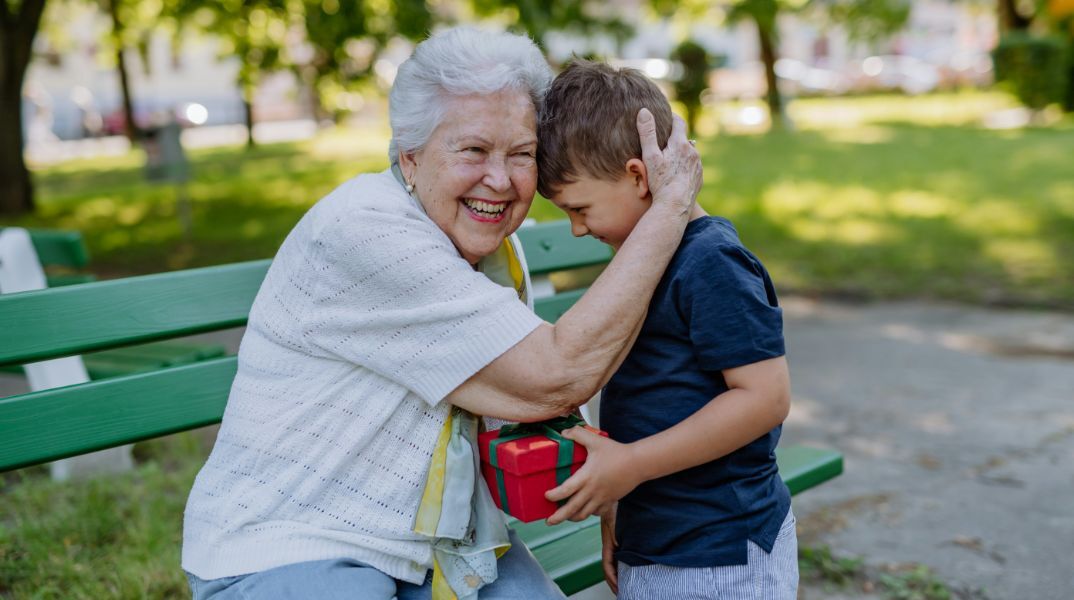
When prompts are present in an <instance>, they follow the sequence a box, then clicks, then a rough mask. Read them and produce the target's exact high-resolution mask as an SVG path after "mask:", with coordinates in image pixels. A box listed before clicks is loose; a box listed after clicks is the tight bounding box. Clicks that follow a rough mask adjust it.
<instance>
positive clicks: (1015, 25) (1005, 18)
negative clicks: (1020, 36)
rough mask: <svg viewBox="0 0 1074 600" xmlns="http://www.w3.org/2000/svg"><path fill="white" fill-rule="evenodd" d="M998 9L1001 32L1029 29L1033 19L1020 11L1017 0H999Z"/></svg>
mask: <svg viewBox="0 0 1074 600" xmlns="http://www.w3.org/2000/svg"><path fill="white" fill-rule="evenodd" d="M996 9H997V10H996V12H998V13H999V15H998V16H999V30H1000V32H1004V33H1005V32H1008V31H1025V30H1027V29H1029V23H1030V22H1031V21H1032V20H1033V19H1032V18H1031V17H1025V16H1023V15H1022V13H1020V12H1018V1H1017V0H999V4H998V6H997V7H996Z"/></svg>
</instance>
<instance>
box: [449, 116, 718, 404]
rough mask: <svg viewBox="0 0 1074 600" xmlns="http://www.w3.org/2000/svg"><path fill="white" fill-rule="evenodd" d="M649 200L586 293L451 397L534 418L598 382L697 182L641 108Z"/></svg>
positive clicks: (691, 161) (628, 338) (643, 302)
mask: <svg viewBox="0 0 1074 600" xmlns="http://www.w3.org/2000/svg"><path fill="white" fill-rule="evenodd" d="M638 133H639V136H640V137H641V142H642V156H643V159H644V161H645V165H646V168H647V170H648V173H649V189H650V191H651V193H652V195H653V204H652V207H651V208H650V209H649V210H648V211H646V213H645V215H644V216H642V218H641V219H640V220H639V221H638V224H637V226H635V228H634V230H633V231H632V232H631V234H630V236H629V237H628V238H627V239H626V241H624V242H623V245H622V247H620V249H619V251H618V252H617V253H616V255H615V257H614V258H613V259H612V261H611V263H609V264H608V267H607V268H605V269H604V272H603V273H601V275H600V277H599V278H598V279H597V280H596V281H595V282H594V283H593V285H592V286H591V287H590V288H589V291H587V292H586V293H585V295H584V296H582V298H581V299H579V300H578V302H577V303H575V305H574V306H573V307H572V308H571V309H570V310H568V311H567V312H566V313H565V314H564V315H563V316H562V317H560V319H559V321H557V322H556V324H555V325H549V324H545V325H542V326H540V327H538V328H537V329H536V330H534V331H533V332H532V333H530V334H529V335H528V336H526V337H525V338H524V339H523V340H522V341H521V342H519V343H518V344H517V345H515V346H514V347H512V348H511V349H510V350H508V351H507V352H505V353H504V354H503V355H501V356H500V357H498V358H497V359H496V360H494V361H492V362H491V363H490V364H489V365H487V366H486V367H485V368H484V369H482V370H481V371H479V372H478V373H476V374H475V375H474V376H473V377H471V378H470V379H468V380H467V381H466V382H465V383H463V384H462V385H460V386H459V387H458V388H456V389H455V390H454V391H453V392H452V393H451V394H449V395H448V397H447V399H448V401H449V402H451V403H452V404H454V405H456V406H460V407H462V408H465V409H467V410H469V411H471V412H474V413H477V414H481V415H486V416H491V417H499V418H503V419H512V420H518V421H536V420H541V419H546V418H551V417H554V416H558V415H561V414H563V413H566V412H568V411H570V410H572V409H573V408H575V407H577V406H579V405H581V404H583V403H584V402H585V401H586V400H588V399H589V398H590V397H591V396H592V395H593V394H595V393H596V392H597V390H599V389H600V388H601V386H603V385H604V384H605V383H606V382H607V381H608V379H609V378H610V377H611V375H612V374H613V373H614V371H615V369H616V368H617V367H618V366H619V364H620V363H621V362H622V358H623V356H624V350H625V348H626V347H628V346H629V344H630V343H631V342H632V341H633V339H634V337H635V336H636V335H637V331H638V328H639V326H640V323H641V322H642V321H643V320H644V318H645V314H646V311H647V310H648V306H649V301H650V299H651V298H652V294H653V290H654V289H655V288H656V285H657V284H658V283H659V282H660V278H661V276H662V275H663V274H664V270H665V268H666V267H667V265H668V263H669V262H670V260H671V257H672V255H673V254H674V253H675V250H676V248H678V245H679V241H680V240H681V238H682V234H683V231H684V230H685V228H686V223H687V221H688V219H689V212H690V209H691V207H692V206H693V204H694V199H695V198H696V197H697V192H698V190H699V189H700V187H701V161H700V157H699V156H698V154H697V151H696V150H695V149H694V148H693V146H691V145H690V144H689V142H688V141H687V140H686V133H685V124H684V123H683V121H682V119H679V118H678V117H676V118H675V124H674V126H673V128H672V133H671V137H670V138H669V139H668V144H667V147H666V148H665V149H664V150H663V151H661V150H660V148H659V145H658V143H657V141H656V126H655V123H654V121H653V118H652V115H651V114H650V113H649V111H647V110H644V109H643V110H642V111H641V112H639V113H638Z"/></svg>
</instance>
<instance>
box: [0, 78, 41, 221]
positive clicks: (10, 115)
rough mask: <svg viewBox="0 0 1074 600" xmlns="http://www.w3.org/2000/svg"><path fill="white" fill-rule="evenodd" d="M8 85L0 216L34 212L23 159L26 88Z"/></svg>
mask: <svg viewBox="0 0 1074 600" xmlns="http://www.w3.org/2000/svg"><path fill="white" fill-rule="evenodd" d="M8 83H9V82H7V81H4V82H3V85H2V87H3V99H2V100H0V214H2V215H17V214H22V213H30V212H33V210H34V190H33V183H32V182H31V181H30V172H29V171H27V170H26V161H25V160H24V159H23V156H22V146H23V139H22V110H21V106H20V104H21V100H22V90H21V87H22V86H21V85H19V86H18V87H16V86H14V85H11V86H9V85H8ZM20 84H21V81H20Z"/></svg>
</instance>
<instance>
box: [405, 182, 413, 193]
mask: <svg viewBox="0 0 1074 600" xmlns="http://www.w3.org/2000/svg"><path fill="white" fill-rule="evenodd" d="M413 191H414V184H412V183H408V184H406V193H408V194H409V193H411V192H413Z"/></svg>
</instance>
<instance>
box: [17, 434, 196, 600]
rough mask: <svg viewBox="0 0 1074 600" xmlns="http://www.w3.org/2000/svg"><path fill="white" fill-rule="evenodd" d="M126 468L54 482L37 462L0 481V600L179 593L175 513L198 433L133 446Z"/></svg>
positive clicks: (184, 594) (192, 466) (178, 518)
mask: <svg viewBox="0 0 1074 600" xmlns="http://www.w3.org/2000/svg"><path fill="white" fill-rule="evenodd" d="M135 449H136V452H135V457H136V459H137V460H138V463H139V466H138V468H137V469H136V470H134V471H133V472H131V473H128V474H123V475H120V476H112V477H101V478H97V479H90V480H86V481H75V482H66V483H58V482H53V481H51V480H50V479H49V478H48V477H47V470H45V469H44V468H43V467H37V468H31V469H24V470H22V471H16V472H14V473H11V474H8V475H7V476H6V477H5V478H3V479H0V565H3V566H2V568H0V598H13V599H16V598H17V599H31V598H33V599H53V598H54V599H57V600H59V599H63V600H67V599H85V600H98V599H102V598H116V599H128V598H129V599H131V600H134V599H141V598H188V597H189V591H188V588H187V583H186V578H185V577H184V575H183V572H182V571H181V570H180V569H179V550H180V542H181V541H182V514H183V507H184V505H185V503H186V496H187V494H188V493H189V491H190V487H191V485H192V484H193V481H194V475H195V474H196V473H197V470H198V469H199V468H200V467H201V464H202V463H203V462H204V460H205V457H206V456H207V446H206V444H205V441H204V436H203V435H199V434H197V433H185V434H180V435H175V436H171V437H169V438H164V439H160V440H154V441H151V442H146V443H143V444H139V445H137V446H136V447H135Z"/></svg>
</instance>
